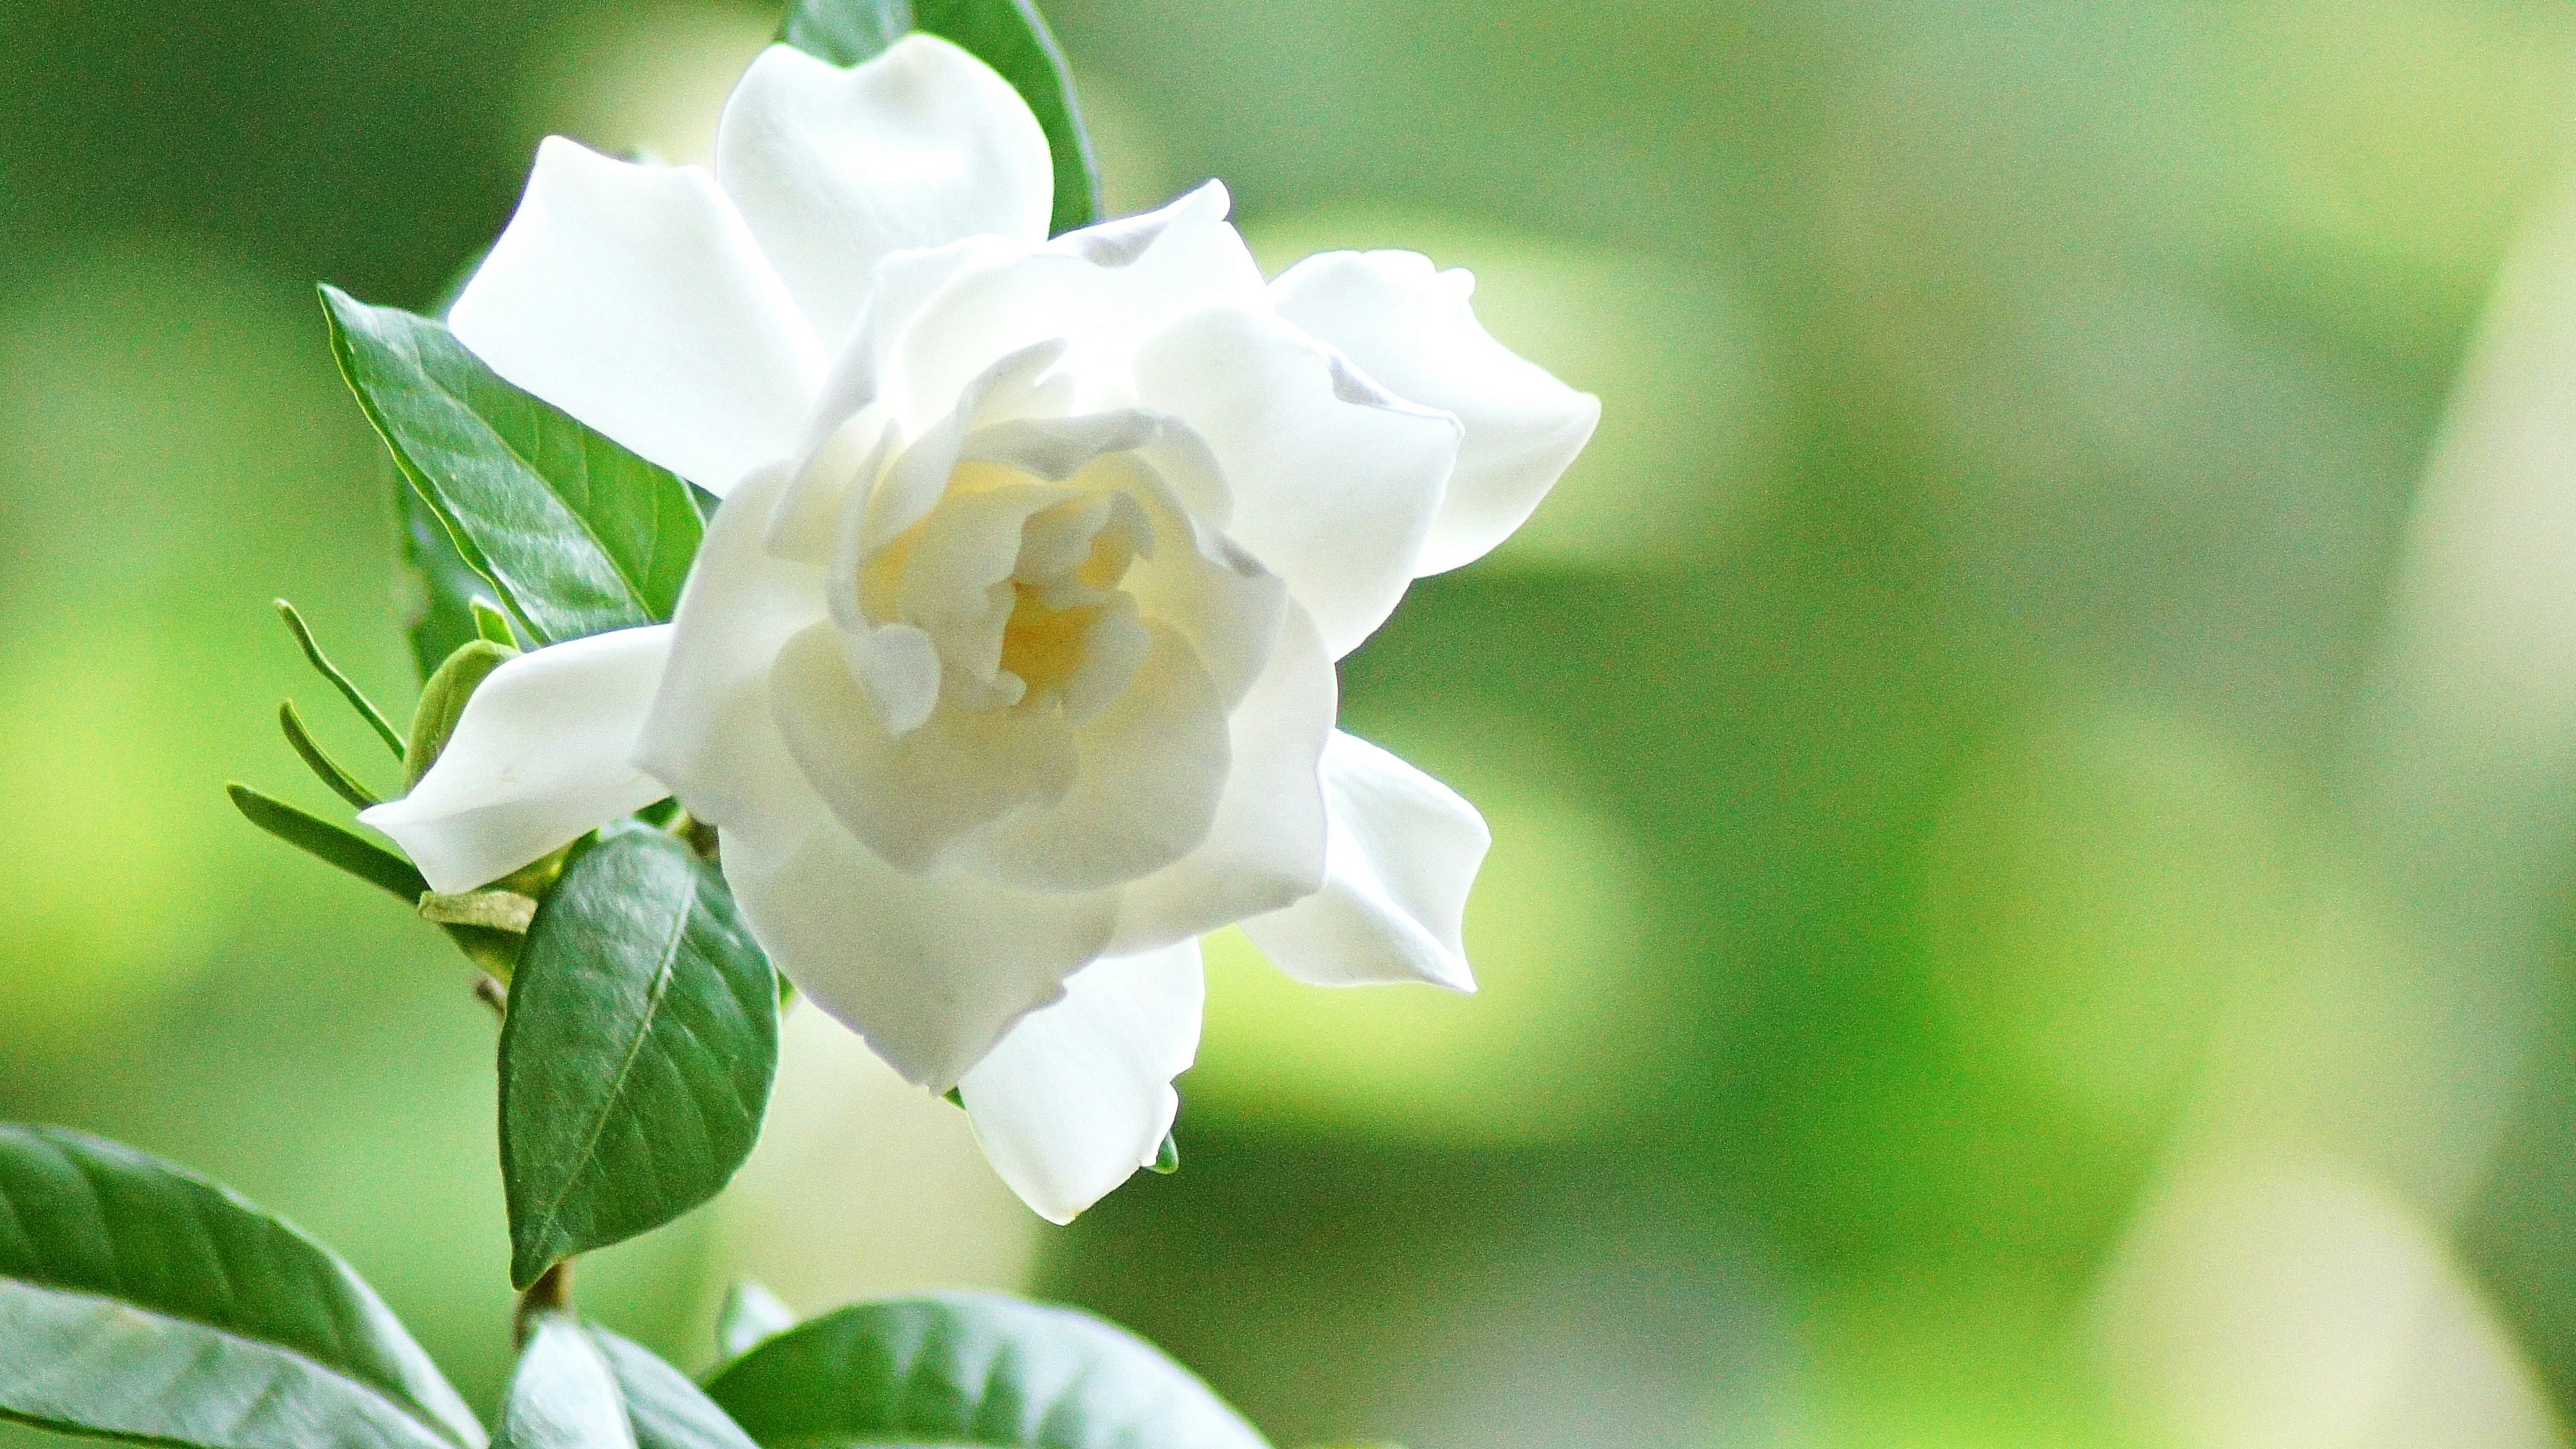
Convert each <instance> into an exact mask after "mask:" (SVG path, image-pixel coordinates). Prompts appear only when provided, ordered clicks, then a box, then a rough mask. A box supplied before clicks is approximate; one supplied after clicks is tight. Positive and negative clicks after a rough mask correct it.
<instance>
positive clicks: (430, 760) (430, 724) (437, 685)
mask: <svg viewBox="0 0 2576 1449" xmlns="http://www.w3.org/2000/svg"><path fill="white" fill-rule="evenodd" d="M518 652H519V651H518V650H516V649H513V648H511V647H510V646H508V645H506V644H495V643H493V642H492V641H491V640H489V639H468V640H466V641H465V642H464V643H463V644H460V645H458V646H457V649H456V652H455V653H453V654H450V655H448V656H447V662H446V663H444V664H441V665H440V666H438V672H437V673H435V674H432V675H431V676H430V677H429V682H428V683H427V684H424V685H422V686H421V687H420V706H419V707H418V708H417V709H414V710H413V711H412V715H411V743H410V744H408V745H406V746H404V747H403V788H404V789H406V790H408V789H410V788H411V787H412V786H414V785H417V784H419V783H420V777H421V776H423V775H426V774H428V773H429V767H430V766H432V765H435V764H437V763H438V752H439V751H441V750H443V749H446V748H447V737H448V736H449V735H452V734H454V733H456V721H457V720H459V719H460V718H462V717H463V716H464V714H465V703H466V701H467V700H469V699H471V698H473V697H474V691H475V690H477V689H479V688H481V687H482V685H483V681H484V680H486V679H488V678H490V677H491V674H492V671H493V670H495V669H498V668H500V667H501V666H502V665H504V664H507V663H509V662H510V661H511V660H512V659H513V658H516V657H517V656H518Z"/></svg>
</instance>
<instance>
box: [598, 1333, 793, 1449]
mask: <svg viewBox="0 0 2576 1449" xmlns="http://www.w3.org/2000/svg"><path fill="white" fill-rule="evenodd" d="M590 1337H591V1341H592V1342H594V1343H596V1344H597V1345H599V1351H600V1353H601V1355H602V1356H603V1357H605V1358H606V1359H607V1360H608V1367H609V1369H610V1371H611V1372H613V1373H615V1374H616V1375H617V1386H618V1388H619V1389H621V1390H623V1391H624V1393H625V1395H626V1413H627V1417H628V1418H629V1419H630V1420H632V1421H633V1423H634V1425H635V1444H636V1449H754V1446H753V1444H752V1442H751V1436H750V1435H748V1434H745V1433H744V1432H742V1430H741V1428H740V1427H738V1426H737V1425H736V1424H735V1423H734V1421H733V1420H731V1419H729V1418H726V1417H725V1411H724V1410H722V1409H719V1408H717V1407H716V1405H715V1401H714V1400H713V1399H710V1398H708V1397H707V1396H706V1391H705V1390H703V1389H700V1388H699V1387H698V1386H697V1385H696V1384H693V1383H691V1382H689V1380H688V1377H687V1376H686V1375H685V1374H682V1373H681V1372H680V1371H679V1370H678V1369H675V1368H673V1367H671V1366H670V1365H669V1364H667V1363H664V1362H662V1360H660V1359H659V1358H656V1357H655V1356H654V1355H653V1354H652V1353H651V1352H649V1351H648V1350H646V1349H644V1348H643V1347H641V1346H640V1345H637V1344H632V1343H629V1342H627V1341H626V1340H625V1339H622V1338H619V1337H618V1336H617V1335H616V1334H613V1333H611V1332H609V1331H608V1330H607V1329H605V1328H601V1327H600V1326H599V1325H597V1324H592V1325H591V1326H590Z"/></svg>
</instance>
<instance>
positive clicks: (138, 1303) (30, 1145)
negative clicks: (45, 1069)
mask: <svg viewBox="0 0 2576 1449" xmlns="http://www.w3.org/2000/svg"><path fill="white" fill-rule="evenodd" d="M0 1417H5V1418H10V1419H15V1420H19V1421H21V1422H25V1423H32V1424H41V1425H44V1426H46V1427H48V1428H54V1429H64V1430H70V1431H73V1432H78V1433H88V1434H99V1435H108V1436H113V1437H118V1438H128V1439H150V1440H159V1441H162V1442H166V1443H175V1444H189V1445H205V1446H210V1449H313V1446H317V1445H330V1446H333V1449H475V1446H479V1445H481V1444H482V1442H483V1431H482V1430H481V1429H480V1428H479V1427H478V1426H477V1425H476V1424H475V1422H474V1416H473V1415H472V1414H471V1413H470V1412H468V1411H467V1409H466V1407H465V1405H464V1403H463V1401H462V1400H460V1399H458V1398H457V1396H456V1391H455V1390H454V1389H452V1388H450V1387H449V1386H448V1383H447V1380H446V1379H444V1378H442V1377H440V1375H439V1372H438V1369H437V1368H436V1366H434V1365H433V1364H431V1363H430V1361H429V1357H428V1355H426V1354H424V1353H422V1352H421V1350H420V1346H419V1345H418V1344H416V1343H414V1342H413V1341H412V1339H411V1336H410V1335H409V1334H407V1333H405V1332H404V1331H403V1327H402V1325H401V1324H400V1323H398V1322H396V1321H395V1319H394V1316H393V1313H392V1311H391V1310H389V1309H388V1308H386V1307H385V1305H384V1303H383V1301H382V1300H381V1299H379V1298H377V1297H376V1295H375V1293H374V1292H372V1291H371V1290H370V1289H369V1288H368V1287H367V1285H366V1284H365V1283H363V1282H361V1281H359V1279H358V1276H357V1275H356V1274H355V1273H353V1272H351V1271H350V1270H349V1267H348V1265H347V1264H345V1263H343V1262H341V1261H340V1260H339V1259H338V1258H336V1257H333V1256H332V1255H331V1253H330V1251H329V1250H328V1249H325V1248H324V1247H322V1246H321V1245H320V1244H318V1243H316V1242H314V1241H313V1240H312V1239H310V1238H307V1237H305V1236H304V1235H303V1234H302V1233H300V1232H298V1231H296V1230H295V1229H294V1228H292V1227H289V1226H288V1225H286V1224H285V1223H283V1222H280V1221H279V1220H277V1219H276V1218H273V1217H270V1216H268V1215H267V1214H265V1213H263V1212H261V1211H260V1210H259V1209H257V1208H255V1207H252V1206H251V1205H250V1204H249V1203H247V1202H244V1201H243V1200H242V1199H240V1198H239V1197H236V1196H234V1195H233V1194H232V1193H230V1192H227V1191H225V1190H224V1189H223V1188H220V1187H217V1186H216V1185H214V1184H213V1183H210V1182H208V1181H206V1180H205V1179H203V1178H200V1177H197V1176H196V1175H194V1174H192V1173H189V1172H186V1171H183V1170H181V1169H179V1168H176V1167H173V1166H170V1165H169V1164H167V1163H164V1162H160V1161H158V1160H156V1159H153V1158H150V1157H147V1156H145V1155H144V1154H142V1153H140V1152H136V1151H133V1150H132V1149H130V1148H124V1147H119V1146H117V1145H115V1144H114V1143H110V1142H102V1141H99V1140H98V1139H96V1138H92V1137H85V1136H82V1135H81V1134H79V1133H76V1132H67V1131H63V1130H60V1129H57V1128H43V1127H17V1126H0Z"/></svg>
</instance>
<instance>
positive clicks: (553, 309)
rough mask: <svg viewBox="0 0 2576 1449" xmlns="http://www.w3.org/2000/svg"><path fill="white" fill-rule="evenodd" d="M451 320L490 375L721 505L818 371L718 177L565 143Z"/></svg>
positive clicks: (773, 456)
mask: <svg viewBox="0 0 2576 1449" xmlns="http://www.w3.org/2000/svg"><path fill="white" fill-rule="evenodd" d="M448 321H449V325H451V326H452V327H454V328H455V330H456V335H457V337H458V338H459V339H460V340H461V341H463V342H464V343H465V345H466V346H467V347H470V348H472V349H473V350H474V353H475V355H476V356H478V357H480V358H482V359H483V361H484V362H486V363H488V364H489V365H490V366H491V368H492V370H493V371H495V372H498V373H499V374H501V376H503V377H505V378H507V379H509V380H510V381H511V382H513V383H516V384H517V385H519V386H520V387H523V388H526V389H527V390H528V391H530V392H532V393H535V394H536V395H537V396H539V397H541V398H543V399H545V400H546V401H547V402H550V403H552V404H554V405H555V406H556V407H559V408H562V409H563V410H564V411H565V412H568V413H570V414H572V415H573V416H574V417H576V418H579V419H581V420H582V421H583V422H585V423H588V424H590V425H591V426H592V427H594V428H597V429H599V430H600V431H601V432H603V433H606V434H607V435H608V436H610V437H612V438H615V439H616V440H617V441H618V442H620V443H623V444H625V445H626V446H627V447H629V448H632V449H634V450H635V451H636V452H638V453H641V454H643V455H644V456H645V457H647V458H650V459H652V460H653V461H654V462H656V463H659V464H661V465H662V466H663V467H665V468H669V469H671V470H672V471H673V472H676V473H678V474H680V475H681V476H682V477H685V478H687V479H689V480H690V481H691V482H693V483H696V484H697V485H698V486H700V487H702V488H705V489H707V490H709V491H710V492H714V493H718V494H722V493H726V492H729V491H730V490H731V489H732V488H733V486H734V484H735V483H736V482H737V481H738V480H740V479H741V478H742V477H743V475H744V474H746V473H748V472H750V471H751V470H752V469H753V468H755V467H758V466H759V465H761V464H764V463H770V462H775V461H778V460H780V459H782V458H785V457H786V456H787V455H788V453H789V451H790V450H791V449H792V448H793V447H794V445H795V443H796V441H797V435H798V431H799V429H800V427H801V426H802V424H803V423H804V421H805V414H806V410H807V408H808V407H809V406H810V404H811V400H812V397H813V392H814V388H815V386H816V383H817V380H818V378H819V377H820V374H821V372H822V352H821V349H820V348H819V347H818V346H817V345H816V343H815V340H814V335H813V332H812V331H811V329H809V328H808V327H807V326H806V325H805V321H804V319H803V318H802V317H801V316H800V315H799V314H798V312H797V310H796V304H795V303H794V302H793V301H792V300H790V298H789V297H788V294H787V288H786V286H785V285H784V284H783V283H781V282H780V281H779V279H778V274H777V273H776V272H775V271H774V270H772V269H771V267H770V264H769V262H768V260H767V259H766V258H764V257H763V256H762V255H761V252H760V247H759V246H758V244H757V243H755V242H754V241H753V240H752V235H751V229H750V228H749V227H747V226H745V225H744V224H743V220H742V218H741V217H740V216H739V215H737V214H736V213H735V211H734V208H733V203H732V202H730V201H728V200H726V199H725V194H724V193H723V192H722V191H720V190H718V189H717V188H716V184H715V180H714V178H713V177H710V176H709V175H707V173H706V172H704V171H702V170H699V169H698V168H696V167H693V166H689V167H679V168H676V169H674V168H669V167H662V166H640V165H633V164H630V163H627V162H624V161H611V160H609V159H608V158H607V157H604V156H600V155H597V154H595V153H593V152H590V151H586V150H584V149H582V148H581V147H580V146H577V145H575V144H573V143H572V142H570V141H566V140H564V139H562V138H560V137H549V138H548V139H547V140H546V142H545V143H544V144H543V145H541V146H539V147H538V148H537V166H536V170H535V171H534V172H533V173H532V174H530V176H529V177H528V190H527V194H526V195H525V196H524V197H522V198H521V199H520V202H519V210H518V214H517V215H515V216H513V217H511V218H510V225H509V227H508V229H507V230H505V231H503V232H502V233H501V239H500V241H499V242H497V243H495V244H494V245H493V248H492V255H491V256H489V257H488V258H486V259H485V260H484V262H483V265H482V267H481V268H480V269H478V270H477V271H476V272H475V274H474V280H473V281H472V282H470V283H468V284H467V285H466V288H465V292H464V295H462V296H460V297H458V298H457V300H456V306H455V308H454V309H453V310H452V311H451V312H450V313H449V317H448Z"/></svg>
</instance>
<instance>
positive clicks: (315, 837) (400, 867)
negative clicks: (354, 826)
mask: <svg viewBox="0 0 2576 1449" xmlns="http://www.w3.org/2000/svg"><path fill="white" fill-rule="evenodd" d="M224 793H226V794H228V795H230V796H232V797H233V805H234V808H236V809H238V810H240V811H241V813H242V814H244V815H246V816H249V817H250V823H251V824H253V825H256V826H258V827H259V828H260V829H262V830H265V831H267V832H268V833H269V834H271V835H274V836H276V837H277V838H278V839H280V840H283V841H285V842H286V843H287V844H289V845H292V846H294V847H295V848H296V849H298V850H301V851H303V852H304V853H305V854H307V855H310V856H312V857H313V858H314V859H316V860H319V861H321V862H323V863H324V864H326V865H334V866H338V867H339V868H340V869H342V870H345V871H347V872H348V873H349V874H351V875H354V876H356V877H357V878H358V879H360V880H362V881H365V882H367V883H368V884H369V885H372V886H377V887H380V888H382V889H384V890H386V891H389V892H391V893H392V894H394V895H396V896H399V897H401V898H402V903H403V904H404V905H407V906H411V905H418V904H419V903H420V896H421V892H423V891H426V890H428V889H429V882H428V881H427V880H425V879H423V878H422V877H421V873H420V871H419V870H418V869H417V868H415V867H414V866H413V865H412V863H411V862H410V861H408V860H405V859H403V858H402V857H401V856H399V855H396V854H394V853H393V852H392V851H390V850H387V849H386V848H385V847H383V846H381V845H378V844H376V843H375V842H374V841H372V840H368V839H366V838H365V837H363V836H361V835H358V834H357V833H356V832H354V831H351V830H348V829H346V828H345V827H342V826H338V825H334V824H332V823H331V822H330V821H328V820H325V819H323V818H321V817H320V816H318V815H308V814H306V813H305V812H303V811H301V810H298V809H296V808H295V807H294V806H292V805H289V804H287V803H286V802H285V801H283V800H280V799H277V798H275V797H273V796H269V795H263V794H261V793H260V792H258V791H257V790H254V789H252V788H251V787H249V786H248V785H238V784H235V785H226V786H225V787H224Z"/></svg>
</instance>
